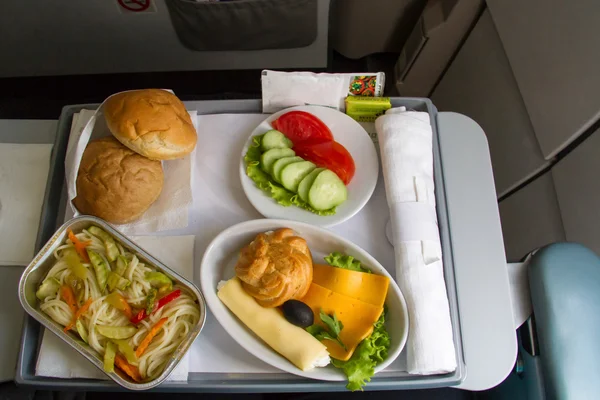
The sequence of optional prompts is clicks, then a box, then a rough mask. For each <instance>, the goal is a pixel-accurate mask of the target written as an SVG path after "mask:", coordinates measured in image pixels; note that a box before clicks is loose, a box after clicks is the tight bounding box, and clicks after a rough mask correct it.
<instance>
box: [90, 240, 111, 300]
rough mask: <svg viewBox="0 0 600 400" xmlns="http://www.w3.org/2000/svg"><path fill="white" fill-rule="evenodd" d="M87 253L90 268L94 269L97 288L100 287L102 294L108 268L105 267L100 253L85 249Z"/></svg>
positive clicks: (104, 288) (108, 271)
mask: <svg viewBox="0 0 600 400" xmlns="http://www.w3.org/2000/svg"><path fill="white" fill-rule="evenodd" d="M87 253H88V256H89V257H90V261H91V262H92V266H93V267H94V271H95V272H96V280H97V281H98V286H100V291H101V292H102V293H104V292H105V290H106V283H107V281H108V274H109V273H110V268H109V267H108V265H106V263H105V262H104V259H103V258H102V256H101V255H100V253H98V252H96V251H94V250H90V249H87Z"/></svg>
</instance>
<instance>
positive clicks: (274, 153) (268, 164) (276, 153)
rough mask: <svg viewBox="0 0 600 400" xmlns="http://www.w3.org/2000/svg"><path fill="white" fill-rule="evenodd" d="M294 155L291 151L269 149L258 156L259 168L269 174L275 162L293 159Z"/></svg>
mask: <svg viewBox="0 0 600 400" xmlns="http://www.w3.org/2000/svg"><path fill="white" fill-rule="evenodd" d="M295 155H296V153H295V152H294V150H292V149H271V150H267V151H265V152H264V153H263V154H262V155H261V156H260V166H261V168H262V169H263V171H265V172H266V173H268V174H270V173H271V172H272V171H273V164H274V163H275V161H277V160H279V159H280V158H283V157H293V156H295Z"/></svg>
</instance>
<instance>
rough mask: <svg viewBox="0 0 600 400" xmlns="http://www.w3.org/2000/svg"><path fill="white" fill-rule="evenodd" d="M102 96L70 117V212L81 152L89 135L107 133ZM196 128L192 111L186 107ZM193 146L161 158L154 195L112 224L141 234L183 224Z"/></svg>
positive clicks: (67, 167) (189, 194) (74, 211)
mask: <svg viewBox="0 0 600 400" xmlns="http://www.w3.org/2000/svg"><path fill="white" fill-rule="evenodd" d="M105 103H106V100H105V101H104V102H103V103H102V104H101V105H100V107H99V108H98V110H96V111H95V112H94V111H91V110H81V111H80V112H79V113H78V114H76V116H77V118H76V119H75V116H74V120H73V125H72V127H71V135H70V137H69V144H68V146H67V155H66V157H65V175H66V179H67V193H68V200H69V207H68V209H67V211H70V213H72V216H77V215H79V212H78V211H77V209H76V207H75V206H74V205H73V202H72V200H73V199H74V198H75V197H76V196H77V185H76V182H77V174H78V172H79V164H80V161H81V157H82V155H83V152H84V150H85V148H86V146H87V144H88V142H89V141H90V140H91V139H97V138H101V137H104V136H109V135H111V133H110V130H109V129H108V126H107V124H106V121H105V119H104V114H103V113H102V110H103V106H104V104H105ZM188 112H189V114H190V117H191V119H192V123H193V124H194V127H195V128H196V130H197V129H198V127H197V115H196V111H195V110H194V111H188ZM194 154H195V150H194V152H192V153H191V154H188V155H187V156H186V157H184V158H181V159H177V160H169V161H163V162H162V165H163V171H164V184H163V188H162V191H161V194H160V196H159V197H158V199H157V200H156V201H155V202H154V204H152V205H151V206H150V208H149V209H148V210H147V211H146V212H145V213H144V215H143V216H142V217H141V218H140V219H138V220H137V221H134V222H131V223H128V224H122V225H115V226H116V227H117V229H119V230H120V231H121V232H123V233H125V234H133V235H135V234H145V233H150V232H159V231H165V230H172V229H180V228H185V227H186V226H187V225H188V209H189V207H190V205H191V204H192V187H191V180H192V179H191V178H192V177H191V174H192V161H191V160H192V157H194Z"/></svg>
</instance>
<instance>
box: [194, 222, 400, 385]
mask: <svg viewBox="0 0 600 400" xmlns="http://www.w3.org/2000/svg"><path fill="white" fill-rule="evenodd" d="M282 227H287V228H291V229H293V230H294V231H296V233H297V234H299V235H300V236H301V237H303V238H304V239H305V240H306V241H307V242H308V245H309V247H310V250H311V252H312V255H313V259H314V261H319V262H322V260H323V257H325V256H326V255H327V254H329V253H331V252H334V251H339V252H341V253H344V254H348V255H351V256H354V257H356V258H357V259H358V260H360V261H361V262H362V263H363V265H364V266H365V267H367V268H369V269H371V271H373V273H375V274H379V275H385V276H387V277H388V278H390V286H389V290H388V295H387V299H386V301H385V304H386V305H387V306H388V319H387V321H386V327H387V330H388V332H389V334H390V338H391V346H390V350H389V355H388V358H387V359H386V360H385V361H384V362H383V363H382V364H380V365H378V366H377V367H376V368H375V372H379V371H381V370H383V369H384V368H385V367H387V366H388V365H390V364H391V363H392V362H393V361H394V360H395V359H396V357H398V355H399V354H400V352H401V351H402V349H403V348H404V345H405V344H406V338H407V336H408V311H407V308H406V302H405V300H404V296H402V293H401V292H400V289H399V288H398V285H397V284H396V282H395V281H394V280H393V279H392V277H391V276H390V274H389V273H388V272H387V271H386V270H385V268H383V267H382V266H381V264H379V263H378V262H377V260H375V259H374V258H373V257H371V256H370V255H369V253H367V252H366V251H364V250H363V249H361V248H360V247H358V246H356V245H355V244H353V243H351V242H350V241H348V240H346V239H344V238H342V237H340V236H338V235H336V234H334V233H332V232H330V231H328V230H326V229H323V228H319V227H317V226H312V225H308V224H304V223H301V222H295V221H286V220H271V219H258V220H253V221H248V222H242V223H241V224H237V225H234V226H232V227H230V228H228V229H226V230H224V231H223V232H221V233H220V234H219V235H218V236H217V237H216V238H215V239H214V240H213V241H212V242H211V243H210V245H209V246H208V248H207V249H206V252H205V253H204V257H203V258H202V264H201V266H200V282H201V286H202V292H203V294H204V298H205V300H206V304H207V305H208V307H209V308H210V310H211V311H212V313H213V315H214V316H215V317H216V318H217V320H218V321H219V323H220V324H221V326H222V327H223V329H225V331H227V333H228V334H229V335H231V337H232V338H233V339H234V340H236V341H237V342H238V343H239V344H240V345H241V346H242V347H244V348H245V349H246V350H247V351H248V352H250V353H251V354H253V355H254V356H256V357H257V358H259V359H260V360H262V361H264V362H266V363H268V364H270V365H272V366H273V367H275V368H279V369H281V370H283V371H285V372H289V373H291V374H295V375H300V376H303V377H306V378H312V379H320V380H324V381H344V380H346V379H347V378H346V376H345V375H344V373H343V372H342V371H341V370H339V369H337V368H335V367H333V366H331V365H330V366H328V367H325V368H315V369H313V370H311V371H302V370H300V369H299V368H297V367H296V366H295V365H294V364H292V363H291V362H289V361H288V360H287V359H286V358H284V357H283V356H281V355H279V354H278V353H277V352H275V351H274V350H273V349H271V348H270V347H269V346H268V345H267V344H265V343H264V342H263V341H262V340H261V339H260V338H259V337H258V336H256V335H255V334H254V333H253V332H252V331H251V330H249V329H248V328H246V326H245V325H244V324H243V323H242V322H241V321H239V320H238V319H237V317H236V316H235V315H234V314H233V313H231V312H230V311H229V309H228V308H227V307H226V306H225V305H224V304H223V303H222V302H221V300H219V298H218V297H217V284H218V283H219V281H221V280H228V279H231V278H232V277H233V276H235V272H234V267H235V264H236V262H237V259H238V256H239V252H240V250H241V248H242V247H244V246H245V245H247V244H248V243H250V242H251V241H252V240H253V239H254V238H255V237H256V235H257V234H259V233H261V232H267V231H272V230H274V229H278V228H282Z"/></svg>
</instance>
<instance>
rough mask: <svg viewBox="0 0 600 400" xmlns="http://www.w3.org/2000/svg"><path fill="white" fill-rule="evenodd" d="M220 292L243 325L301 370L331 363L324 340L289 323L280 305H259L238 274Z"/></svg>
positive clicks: (220, 295) (222, 298) (221, 297)
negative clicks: (244, 286)
mask: <svg viewBox="0 0 600 400" xmlns="http://www.w3.org/2000/svg"><path fill="white" fill-rule="evenodd" d="M217 295H218V296H219V299H221V301H222V302H223V303H224V304H225V305H226V306H227V308H229V310H231V312H233V313H234V314H235V315H236V316H237V317H238V318H239V319H240V320H241V321H242V322H243V323H244V325H246V326H247V327H248V328H249V329H250V330H252V332H254V333H255V334H256V335H257V336H258V337H260V338H261V339H262V340H263V341H264V342H265V343H267V344H268V345H269V346H271V348H272V349H273V350H275V351H276V352H278V353H279V354H281V355H282V356H284V357H285V358H287V359H288V360H290V361H291V362H292V363H293V364H294V365H295V366H297V367H298V368H300V369H301V370H302V371H308V370H310V369H312V368H314V367H315V366H320V367H324V366H325V365H327V364H329V354H328V353H327V348H326V347H325V346H324V345H323V344H322V343H321V342H319V341H318V340H317V339H315V338H314V337H313V336H312V335H311V334H310V333H308V332H306V331H305V330H304V329H302V328H300V327H297V326H295V325H292V324H291V323H289V322H288V321H287V320H286V319H285V317H284V316H283V315H282V314H281V312H279V311H278V310H277V309H275V308H264V307H262V306H260V305H259V304H258V303H257V302H256V300H254V298H253V297H252V296H250V295H249V294H248V293H246V291H245V290H244V288H243V287H242V284H241V282H240V280H239V279H238V278H233V279H230V280H229V281H227V283H225V285H223V286H222V287H221V288H220V289H219V292H218V293H217Z"/></svg>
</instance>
